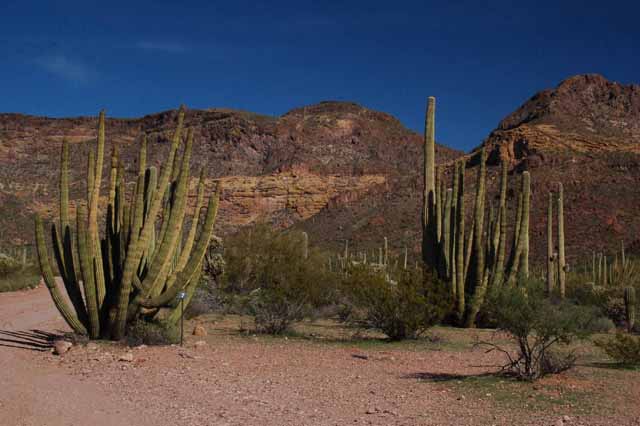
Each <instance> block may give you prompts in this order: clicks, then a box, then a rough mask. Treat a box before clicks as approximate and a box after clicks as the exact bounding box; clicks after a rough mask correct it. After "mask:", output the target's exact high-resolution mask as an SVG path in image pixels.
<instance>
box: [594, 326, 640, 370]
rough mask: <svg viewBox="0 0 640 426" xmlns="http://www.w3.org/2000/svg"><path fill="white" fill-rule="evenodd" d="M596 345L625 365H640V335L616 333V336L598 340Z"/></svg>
mask: <svg viewBox="0 0 640 426" xmlns="http://www.w3.org/2000/svg"><path fill="white" fill-rule="evenodd" d="M595 345H596V346H597V347H599V348H600V349H602V350H603V351H604V352H605V353H606V354H607V355H608V356H609V357H611V358H613V359H614V360H615V361H617V362H619V363H621V364H623V365H629V366H640V336H636V337H634V336H632V335H631V334H626V333H616V335H615V336H614V337H611V338H608V339H601V340H596V341H595Z"/></svg>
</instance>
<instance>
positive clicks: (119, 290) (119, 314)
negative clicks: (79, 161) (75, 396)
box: [35, 108, 220, 340]
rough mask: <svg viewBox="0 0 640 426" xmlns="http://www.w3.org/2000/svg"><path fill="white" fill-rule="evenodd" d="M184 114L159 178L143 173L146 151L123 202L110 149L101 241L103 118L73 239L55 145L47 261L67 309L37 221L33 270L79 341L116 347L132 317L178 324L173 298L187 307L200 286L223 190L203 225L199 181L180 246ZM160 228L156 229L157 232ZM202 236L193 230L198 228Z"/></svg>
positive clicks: (186, 156)
mask: <svg viewBox="0 0 640 426" xmlns="http://www.w3.org/2000/svg"><path fill="white" fill-rule="evenodd" d="M183 122H184V108H181V109H180V111H179V114H178V125H177V128H176V131H175V133H174V135H173V140H172V143H171V147H170V149H169V156H168V158H167V159H166V161H165V162H164V164H163V166H162V170H161V171H160V173H159V174H158V171H157V169H156V168H155V167H153V166H151V167H147V142H146V138H144V137H143V139H142V143H141V146H140V153H139V164H138V166H139V167H138V172H137V179H136V182H135V185H134V186H133V193H132V194H131V196H129V197H128V196H127V187H126V184H125V178H124V168H123V166H122V164H121V162H120V159H119V156H118V151H117V149H116V148H115V147H114V149H113V153H112V156H111V163H110V174H109V191H108V194H107V196H108V198H107V200H106V204H107V205H106V212H105V214H104V217H103V220H104V225H105V231H104V234H103V235H100V233H99V231H98V224H99V223H102V219H100V216H101V215H100V214H99V213H100V209H101V204H102V203H101V201H102V200H101V196H100V187H101V184H102V169H103V163H104V148H105V115H104V112H101V113H100V117H99V124H98V138H97V147H96V150H95V151H93V150H92V151H90V153H89V160H88V168H87V196H86V200H82V201H77V202H76V218H75V222H76V227H75V231H74V230H72V224H71V218H70V202H69V145H68V144H67V143H66V142H64V143H63V146H62V161H61V162H62V164H61V167H60V218H59V223H53V224H52V225H51V236H52V240H53V241H52V243H53V244H52V245H53V257H54V259H55V262H56V264H57V267H58V271H59V273H60V275H61V277H62V281H63V283H64V287H65V290H66V292H67V295H68V299H69V301H70V304H69V303H68V302H67V301H66V299H65V298H64V297H63V296H62V294H61V292H60V290H59V289H58V286H57V285H56V282H55V278H54V272H53V267H52V264H51V262H50V259H49V253H48V248H47V243H46V240H45V230H44V223H43V220H42V219H41V218H40V217H39V216H36V218H35V233H36V244H37V251H38V257H39V262H40V268H41V271H42V275H43V277H44V280H45V283H46V285H47V287H48V289H49V292H50V293H51V297H52V299H53V302H54V303H55V305H56V307H57V308H58V310H59V311H60V313H61V314H62V316H63V317H64V319H65V320H66V322H67V323H68V324H69V326H70V327H71V328H72V329H73V330H74V331H75V332H77V333H81V334H88V335H89V337H90V338H92V339H95V338H107V339H116V340H117V339H120V338H122V337H123V336H124V334H125V332H126V328H127V324H128V323H129V322H131V321H133V320H137V319H139V318H143V319H156V320H160V321H166V322H169V323H171V322H176V321H177V320H178V319H179V318H180V315H181V314H180V312H181V311H180V310H179V309H178V307H177V303H176V296H177V295H178V293H179V292H184V293H185V302H187V303H188V301H189V300H190V298H191V295H192V294H193V292H194V291H195V288H196V286H197V285H198V282H199V280H200V273H201V270H202V262H203V259H204V256H205V253H206V249H207V247H208V246H209V242H210V240H211V238H212V235H213V228H214V224H215V219H216V215H217V211H218V198H219V193H220V187H219V186H218V188H217V190H216V193H215V194H214V195H212V196H211V197H210V198H209V201H208V207H207V210H206V214H205V215H204V216H205V219H204V222H202V221H201V220H200V216H201V212H202V210H203V208H204V176H203V175H201V176H200V182H199V184H198V194H197V202H196V204H197V205H196V208H195V211H194V214H193V217H192V221H191V228H190V230H189V233H188V234H187V236H186V239H184V241H183V228H184V222H185V216H186V213H187V196H188V190H189V180H190V167H189V161H190V158H191V149H192V145H193V133H192V132H191V131H189V133H188V136H187V138H186V143H185V144H184V145H185V146H184V150H183V151H182V156H181V157H180V156H179V155H178V150H179V148H180V146H181V145H182V144H183V137H182V134H183ZM160 221H161V225H160V226H158V224H159V223H160ZM198 228H199V229H198Z"/></svg>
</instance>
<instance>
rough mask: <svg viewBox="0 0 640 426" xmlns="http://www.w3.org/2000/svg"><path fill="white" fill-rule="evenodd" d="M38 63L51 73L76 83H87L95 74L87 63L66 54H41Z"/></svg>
mask: <svg viewBox="0 0 640 426" xmlns="http://www.w3.org/2000/svg"><path fill="white" fill-rule="evenodd" d="M36 63H37V64H38V65H39V66H40V67H42V68H43V69H45V70H46V71H48V72H49V73H51V74H53V75H55V76H57V77H60V78H63V79H65V80H69V81H72V82H74V83H86V82H88V81H89V80H90V79H91V77H92V76H93V74H94V73H93V72H92V70H91V69H90V68H89V67H87V66H86V65H84V64H82V63H81V62H79V61H76V60H73V59H70V58H68V57H67V56H65V55H47V56H41V57H39V58H37V59H36Z"/></svg>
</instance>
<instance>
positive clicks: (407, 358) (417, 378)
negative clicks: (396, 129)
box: [0, 285, 640, 426]
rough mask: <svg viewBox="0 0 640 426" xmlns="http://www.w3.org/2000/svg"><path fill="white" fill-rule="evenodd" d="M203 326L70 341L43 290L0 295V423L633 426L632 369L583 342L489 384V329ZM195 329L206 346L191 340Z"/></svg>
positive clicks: (219, 321)
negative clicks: (551, 364) (548, 362)
mask: <svg viewBox="0 0 640 426" xmlns="http://www.w3.org/2000/svg"><path fill="white" fill-rule="evenodd" d="M244 321H245V320H244V319H241V318H237V317H224V318H223V317H218V316H203V317H198V318H196V319H194V320H191V321H188V322H187V323H186V325H185V330H186V331H188V333H187V332H185V343H184V346H183V347H180V346H178V345H174V346H169V347H144V346H143V347H137V348H128V347H126V346H124V345H120V344H115V343H102V342H101V343H81V342H79V343H76V344H75V345H74V346H73V347H72V348H71V350H70V351H69V352H67V353H65V354H64V355H62V356H58V355H54V354H53V353H52V349H51V347H52V344H53V342H52V340H53V339H55V338H57V336H59V335H62V334H63V333H64V332H66V331H68V330H67V329H66V326H65V324H64V321H63V320H62V319H61V318H60V317H59V314H58V313H57V311H56V310H55V307H54V306H53V304H52V303H51V300H50V298H49V295H48V293H47V290H46V287H44V286H42V285H41V286H39V287H38V288H37V289H34V290H28V291H20V292H14V293H4V294H0V383H2V386H0V424H1V425H16V426H45V425H46V426H58V425H60V426H62V425H83V424H93V425H129V424H135V425H143V426H144V425H155V426H161V425H178V424H179V425H283V426H284V425H292V426H293V425H296V426H297V425H347V424H363V425H560V424H563V425H639V424H640V406H639V404H638V401H640V371H631V370H623V369H618V368H615V366H613V365H612V364H609V363H607V362H606V361H605V359H604V358H603V357H602V355H600V354H598V353H597V352H596V351H595V350H594V349H593V348H592V347H591V346H590V345H586V346H585V347H584V348H582V349H581V350H582V352H583V357H582V358H581V362H580V365H579V366H578V367H577V368H575V369H573V370H571V371H570V372H567V373H563V374H561V375H559V376H556V377H551V378H548V379H543V380H541V381H539V382H537V383H535V384H529V383H519V382H515V381H512V380H510V379H508V378H504V377H498V376H496V375H493V374H491V373H492V372H494V371H495V370H496V369H495V367H493V366H494V365H496V364H499V363H500V362H501V361H502V358H501V357H500V355H499V354H495V353H485V351H484V350H482V349H480V348H474V347H473V342H474V340H475V339H477V338H480V339H502V338H504V337H503V336H497V335H495V334H494V333H493V332H492V331H490V330H472V331H469V330H458V329H451V328H445V327H438V328H435V329H434V330H433V331H432V332H431V333H430V335H429V336H428V338H424V339H420V340H418V341H412V342H403V343H387V342H383V341H381V340H379V339H375V338H366V336H365V337H363V336H361V337H355V338H354V336H353V333H354V331H353V330H347V329H344V328H342V327H341V326H339V325H338V324H335V323H332V322H327V321H322V322H318V323H306V324H303V325H302V326H301V327H299V328H298V330H297V333H295V334H292V335H290V336H285V337H266V336H259V335H258V336H256V335H253V334H251V333H250V332H243V331H241V329H242V328H246V323H244ZM195 325H202V326H204V327H205V329H206V330H207V334H206V336H193V335H192V334H191V331H192V330H193V329H194V327H195Z"/></svg>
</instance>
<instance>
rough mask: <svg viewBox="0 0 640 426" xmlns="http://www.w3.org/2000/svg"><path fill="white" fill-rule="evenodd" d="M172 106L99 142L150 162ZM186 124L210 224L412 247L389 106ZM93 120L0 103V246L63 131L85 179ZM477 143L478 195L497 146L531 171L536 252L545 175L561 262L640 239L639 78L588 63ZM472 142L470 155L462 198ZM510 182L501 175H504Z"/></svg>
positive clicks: (404, 173)
mask: <svg viewBox="0 0 640 426" xmlns="http://www.w3.org/2000/svg"><path fill="white" fill-rule="evenodd" d="M175 118H176V111H175V110H173V111H165V112H162V113H158V114H152V115H147V116H144V117H142V118H138V119H109V120H108V122H107V139H108V146H107V149H108V150H110V149H111V147H110V144H112V143H116V144H118V146H119V147H120V148H121V150H122V151H123V152H124V156H125V157H126V158H127V160H128V161H127V164H128V165H129V169H128V171H129V172H132V171H133V170H135V169H136V165H135V156H136V145H137V142H138V141H139V137H140V135H141V134H142V133H143V132H144V133H146V134H147V135H148V138H149V141H150V146H151V148H150V159H151V162H152V163H155V164H157V165H159V162H160V161H161V159H162V158H164V155H165V151H166V149H167V145H168V144H167V141H168V138H169V137H170V135H171V133H172V131H173V127H174V123H175ZM186 125H187V126H189V127H192V128H193V129H194V131H195V135H196V146H195V153H194V156H193V167H194V171H195V170H197V169H199V168H200V167H205V168H206V171H207V173H208V175H209V176H210V180H209V182H208V183H209V185H213V179H221V180H222V181H223V182H224V187H225V190H224V193H223V196H222V203H221V211H220V222H219V225H218V227H217V233H218V234H221V235H225V234H228V233H230V232H233V231H234V230H236V229H237V228H238V227H239V226H243V225H246V224H249V223H253V222H256V221H269V222H272V223H275V224H277V225H278V226H280V227H283V228H285V227H289V226H296V227H299V228H302V229H305V230H307V231H308V232H309V233H310V236H311V238H312V240H313V241H315V242H318V243H320V244H322V245H323V246H325V247H332V248H334V249H337V248H338V247H341V246H342V245H343V241H344V240H345V239H348V240H350V244H351V247H352V248H353V249H354V250H362V249H368V250H371V249H374V248H376V247H378V246H379V245H380V244H381V242H382V239H383V237H384V236H387V237H388V238H389V241H390V244H391V246H392V248H394V249H395V250H396V252H398V253H399V252H400V251H401V249H402V248H403V247H405V246H407V247H409V248H410V250H411V251H413V252H415V253H417V251H418V248H419V244H418V241H419V238H420V229H419V217H420V213H419V212H420V202H421V198H420V193H421V188H420V187H421V159H422V146H421V143H422V137H421V135H418V134H416V133H414V132H412V131H409V130H408V129H406V128H405V127H403V126H402V124H401V123H400V122H399V121H398V120H397V119H395V118H394V117H392V116H390V115H389V114H385V113H383V112H377V111H373V110H370V109H367V108H364V107H362V106H359V105H357V104H353V103H346V102H322V103H320V104H316V105H310V106H306V107H303V108H297V109H294V110H292V111H290V112H288V113H286V114H284V115H282V116H280V117H269V116H262V115H257V114H252V113H248V112H242V111H234V110H228V109H209V110H189V111H188V113H187V116H186ZM95 127H96V120H95V118H89V117H81V118H69V119H52V118H44V117H32V116H25V115H19V114H0V211H1V213H2V214H1V215H0V226H1V227H2V229H3V232H2V233H1V235H0V244H21V243H30V242H31V240H32V223H31V215H32V213H33V212H34V211H39V212H44V213H46V214H50V213H52V212H54V210H55V208H56V198H57V193H58V188H57V170H58V162H59V158H58V157H59V148H60V144H61V141H62V138H63V137H66V138H68V139H69V140H70V141H71V142H73V145H72V150H71V154H72V161H73V163H74V167H73V179H72V195H73V194H75V195H76V196H79V195H80V194H81V191H84V188H83V180H82V179H83V176H84V170H85V163H86V154H87V150H88V147H89V145H90V144H91V143H93V142H94V140H95V131H96V130H95ZM437 136H438V137H439V138H444V139H446V135H442V134H440V135H437ZM483 143H484V144H485V145H486V146H487V147H488V149H489V152H490V155H489V165H490V167H489V181H488V188H489V194H490V196H489V198H490V199H492V198H494V197H496V196H497V183H498V179H497V172H498V167H497V166H498V159H499V158H503V159H505V160H507V161H509V163H510V166H511V167H510V173H511V175H512V176H516V177H517V175H519V173H520V172H522V171H523V170H529V171H530V172H531V174H532V182H533V188H532V196H533V200H532V209H533V210H532V225H531V235H532V238H531V241H532V244H533V247H532V249H533V256H534V258H535V259H537V260H540V259H542V257H543V256H544V252H545V247H546V241H545V230H546V222H545V221H546V208H547V197H548V192H549V191H552V190H555V189H556V188H557V183H558V182H563V184H564V186H565V217H566V219H565V220H566V227H567V255H568V258H569V261H570V262H573V264H574V265H575V261H576V259H577V258H579V257H581V258H582V259H584V258H585V257H584V255H588V254H590V253H591V251H592V250H605V249H606V250H609V251H613V250H614V249H615V248H617V247H619V244H620V243H621V241H624V242H625V243H626V244H627V245H628V246H631V247H632V248H633V247H640V241H638V240H639V238H640V219H638V216H637V212H636V211H637V208H638V206H639V205H640V185H638V182H639V181H640V86H637V85H622V84H619V83H615V82H610V81H608V80H606V79H605V78H604V77H602V76H599V75H580V76H575V77H572V78H569V79H567V80H565V81H563V82H561V83H560V84H559V85H558V86H557V87H556V88H554V89H547V90H543V91H541V92H539V93H537V94H536V95H534V96H533V97H532V98H531V99H529V100H528V101H526V102H525V103H524V104H523V105H522V106H520V107H519V108H518V109H516V110H515V111H514V112H513V113H512V114H510V115H509V116H507V117H506V118H505V119H503V120H502V121H501V122H500V123H499V124H498V126H497V127H496V129H495V130H494V131H492V132H491V133H490V134H489V135H488V137H487V138H486V139H485V141H484V142H483ZM476 153H477V150H476V151H473V152H471V153H470V154H469V157H470V159H471V161H470V162H469V166H468V170H467V180H468V185H467V196H468V197H469V198H468V203H472V192H473V183H474V181H475V173H476V171H475V163H477V161H474V160H477V155H476ZM437 155H438V162H439V163H441V164H451V160H453V159H454V158H457V157H459V156H461V155H463V153H461V152H459V151H456V150H453V149H450V148H447V147H444V146H441V145H439V146H438V149H437ZM105 173H106V170H105ZM445 173H448V170H447V171H446V172H445ZM194 174H195V173H194ZM517 182H518V180H517V179H512V182H511V185H512V187H513V185H514V184H516V183H517ZM193 184H195V182H193ZM512 214H514V213H513V212H512Z"/></svg>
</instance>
